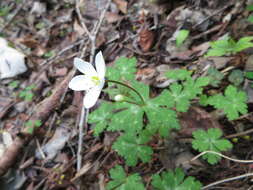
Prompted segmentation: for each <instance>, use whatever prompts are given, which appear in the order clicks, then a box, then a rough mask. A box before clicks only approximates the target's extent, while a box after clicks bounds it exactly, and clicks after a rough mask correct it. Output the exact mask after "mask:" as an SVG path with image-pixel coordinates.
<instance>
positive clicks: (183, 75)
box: [165, 69, 192, 80]
mask: <svg viewBox="0 0 253 190" xmlns="http://www.w3.org/2000/svg"><path fill="white" fill-rule="evenodd" d="M191 73H192V72H190V71H188V70H186V69H174V70H171V71H168V72H167V73H166V74H165V76H166V77H168V78H169V79H175V80H186V79H188V78H190V77H191Z"/></svg>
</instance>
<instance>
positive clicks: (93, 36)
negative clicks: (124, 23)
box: [76, 0, 111, 171]
mask: <svg viewBox="0 0 253 190" xmlns="http://www.w3.org/2000/svg"><path fill="white" fill-rule="evenodd" d="M110 3H111V0H108V2H107V4H106V6H105V8H104V10H103V12H102V13H101V15H100V18H99V20H98V22H97V23H96V25H95V26H94V27H93V30H92V32H89V30H88V28H87V26H86V24H85V22H84V19H83V17H82V15H81V12H80V9H79V1H78V0H76V11H77V14H78V18H79V19H80V22H81V24H82V27H83V28H84V30H85V31H86V33H87V35H88V37H89V39H90V41H91V53H90V63H93V59H94V55H95V51H96V36H97V33H98V31H99V29H100V27H101V24H102V22H103V20H104V17H105V13H106V11H107V9H108V8H109V6H110ZM85 51H86V48H85V50H84V51H83V52H82V54H81V58H82V56H84V54H85V53H84V52H85ZM88 114H89V109H85V108H84V107H82V111H81V116H80V120H79V140H78V153H77V171H79V170H80V169H81V167H82V147H83V146H82V144H83V136H84V125H86V126H87V120H88Z"/></svg>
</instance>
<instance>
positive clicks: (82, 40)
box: [40, 38, 86, 66]
mask: <svg viewBox="0 0 253 190" xmlns="http://www.w3.org/2000/svg"><path fill="white" fill-rule="evenodd" d="M85 42H86V38H85V39H81V40H78V41H77V42H74V43H73V44H70V45H69V46H67V47H66V48H64V49H62V50H61V51H59V52H58V53H57V54H56V55H55V56H53V57H50V58H49V59H47V60H45V61H43V62H42V63H41V64H40V66H42V65H45V64H48V63H52V62H53V61H54V60H55V59H56V58H58V57H60V56H61V55H62V54H63V53H65V52H66V51H68V50H70V49H72V48H74V47H76V46H78V45H80V44H83V43H85Z"/></svg>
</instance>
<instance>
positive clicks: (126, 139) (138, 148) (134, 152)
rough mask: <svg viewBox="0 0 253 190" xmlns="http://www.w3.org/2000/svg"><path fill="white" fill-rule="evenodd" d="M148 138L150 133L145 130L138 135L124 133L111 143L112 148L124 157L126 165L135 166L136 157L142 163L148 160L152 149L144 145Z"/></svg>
mask: <svg viewBox="0 0 253 190" xmlns="http://www.w3.org/2000/svg"><path fill="white" fill-rule="evenodd" d="M149 140H150V135H149V134H147V133H145V132H143V133H141V134H140V135H136V134H135V133H126V134H124V135H122V136H120V137H119V138H118V139H117V141H116V142H115V143H114V144H113V149H115V150H116V151H117V152H118V154H119V155H121V156H123V157H124V158H125V159H126V164H127V165H129V166H135V165H136V164H137V161H138V159H141V161H142V162H144V163H146V162H149V161H150V159H151V155H152V154H153V150H152V149H151V147H149V146H147V145H145V143H147V142H148V141H149Z"/></svg>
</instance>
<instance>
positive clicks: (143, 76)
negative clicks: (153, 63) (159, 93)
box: [136, 68, 157, 84]
mask: <svg viewBox="0 0 253 190" xmlns="http://www.w3.org/2000/svg"><path fill="white" fill-rule="evenodd" d="M156 75H157V71H156V69H155V68H143V69H138V71H137V73H136V78H137V80H140V81H142V82H144V83H145V84H151V83H152V82H153V81H154V80H155V76H156Z"/></svg>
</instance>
